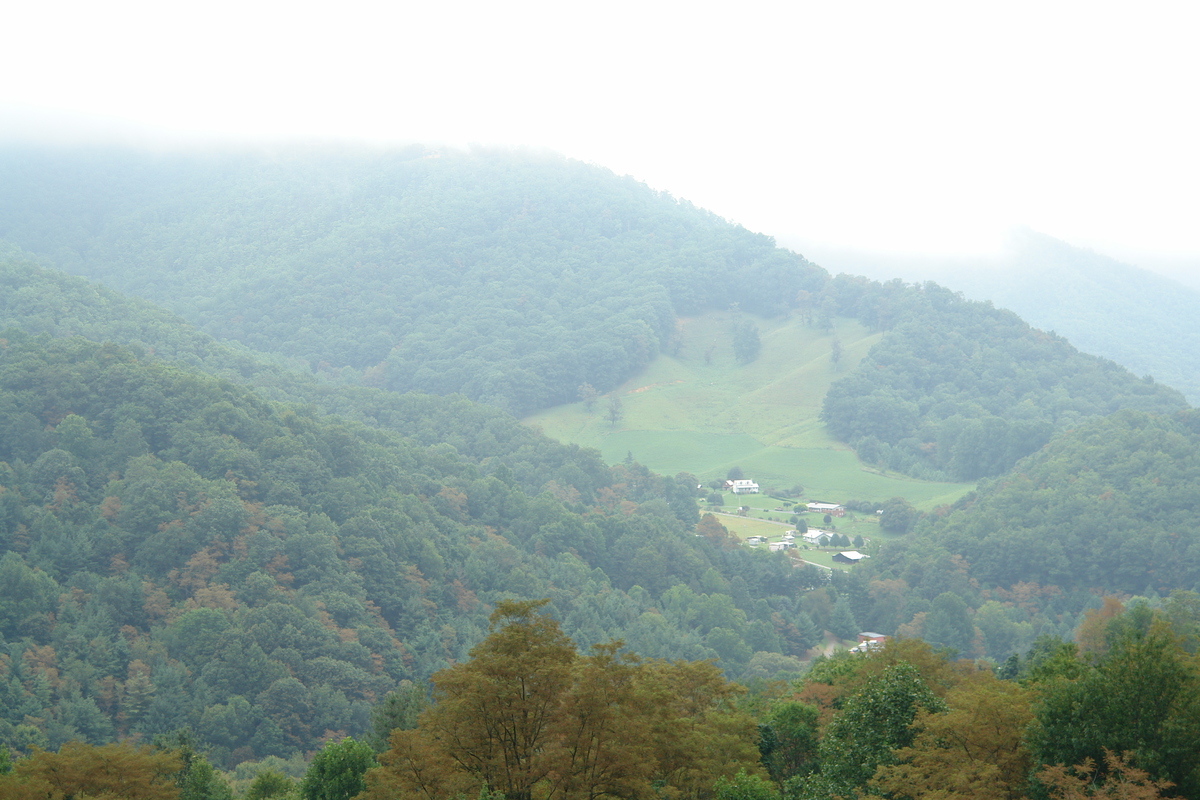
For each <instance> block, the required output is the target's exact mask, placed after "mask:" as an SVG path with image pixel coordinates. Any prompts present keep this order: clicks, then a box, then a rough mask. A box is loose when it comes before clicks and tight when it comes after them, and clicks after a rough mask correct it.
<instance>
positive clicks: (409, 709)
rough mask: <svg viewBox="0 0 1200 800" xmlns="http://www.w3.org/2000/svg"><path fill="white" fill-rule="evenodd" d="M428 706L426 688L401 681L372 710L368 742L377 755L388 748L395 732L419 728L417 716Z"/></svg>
mask: <svg viewBox="0 0 1200 800" xmlns="http://www.w3.org/2000/svg"><path fill="white" fill-rule="evenodd" d="M426 705H428V700H427V698H426V692H425V689H424V687H421V686H417V685H416V684H414V683H413V682H412V681H401V682H400V685H399V686H398V687H397V688H396V689H394V690H392V691H390V692H388V693H387V694H386V695H385V696H384V698H383V700H381V701H380V702H379V704H378V705H376V706H375V707H374V708H373V709H371V731H370V733H369V734H368V735H367V739H366V741H367V742H368V744H370V745H371V747H372V748H373V749H374V750H375V752H377V753H382V752H383V751H384V750H386V749H387V747H388V736H390V735H391V733H392V731H394V730H402V731H406V730H411V729H413V728H415V727H417V715H418V714H420V713H421V712H422V711H423V710H424V709H425V707H426Z"/></svg>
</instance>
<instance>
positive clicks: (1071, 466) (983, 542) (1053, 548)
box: [924, 411, 1200, 594]
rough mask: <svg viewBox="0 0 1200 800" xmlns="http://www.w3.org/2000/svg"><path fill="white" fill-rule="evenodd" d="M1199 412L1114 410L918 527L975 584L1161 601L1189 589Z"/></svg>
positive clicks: (1197, 517) (1198, 479)
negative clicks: (963, 566)
mask: <svg viewBox="0 0 1200 800" xmlns="http://www.w3.org/2000/svg"><path fill="white" fill-rule="evenodd" d="M1198 530H1200V414H1198V412H1196V411H1186V412H1181V413H1179V414H1177V415H1173V416H1153V415H1148V414H1143V413H1138V412H1133V411H1123V412H1120V413H1117V414H1113V415H1112V416H1109V417H1106V418H1104V419H1101V420H1096V421H1093V422H1090V423H1088V424H1086V425H1083V426H1080V427H1079V428H1078V429H1077V430H1074V431H1071V432H1070V433H1068V434H1065V435H1063V436H1060V437H1058V438H1056V439H1055V440H1054V441H1052V442H1051V443H1050V444H1049V445H1047V446H1046V447H1045V448H1044V449H1043V450H1042V451H1040V452H1038V453H1036V454H1035V455H1033V456H1031V457H1030V458H1028V459H1027V460H1025V461H1023V462H1021V463H1020V464H1019V465H1018V467H1017V469H1016V470H1014V471H1013V473H1012V474H1010V475H1006V476H1004V477H1002V478H999V479H997V480H995V481H992V482H990V483H988V484H987V485H985V486H984V487H981V489H980V491H979V495H978V497H977V498H976V499H975V500H973V501H972V502H970V503H967V504H965V506H964V507H963V508H961V509H957V510H955V511H953V512H952V513H950V514H948V515H946V516H944V517H935V518H933V519H931V520H930V522H929V527H928V530H927V531H926V532H925V534H924V535H927V536H928V537H929V538H930V539H931V540H932V541H933V542H936V543H937V544H938V545H939V546H941V547H943V548H945V549H947V550H949V551H951V552H954V553H958V554H961V555H963V556H964V557H965V558H966V559H967V561H968V562H969V563H970V564H971V572H972V575H974V576H975V577H977V578H978V579H979V580H980V581H982V582H983V583H985V584H993V585H1001V586H1006V585H1011V584H1014V583H1017V582H1019V581H1034V582H1037V583H1042V584H1054V585H1057V586H1061V587H1064V588H1066V589H1076V588H1082V589H1090V588H1097V589H1102V590H1104V591H1108V592H1122V593H1126V594H1138V593H1142V592H1149V593H1151V594H1155V593H1162V594H1166V593H1168V592H1169V591H1170V590H1171V589H1177V588H1191V587H1194V586H1196V585H1197V584H1200V537H1198V536H1197V533H1196V532H1197V531H1198Z"/></svg>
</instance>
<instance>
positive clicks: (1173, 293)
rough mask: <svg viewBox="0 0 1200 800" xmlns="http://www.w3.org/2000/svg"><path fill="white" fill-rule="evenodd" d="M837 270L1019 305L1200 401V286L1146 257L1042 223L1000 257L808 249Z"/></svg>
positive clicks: (1038, 323)
mask: <svg viewBox="0 0 1200 800" xmlns="http://www.w3.org/2000/svg"><path fill="white" fill-rule="evenodd" d="M804 252H805V253H807V254H808V255H809V256H810V257H814V258H815V260H817V261H818V262H819V263H820V264H821V265H822V266H824V267H825V268H827V269H828V270H830V271H831V272H850V273H853V274H858V275H866V276H868V277H870V278H874V279H877V280H893V279H896V278H902V279H904V280H906V281H918V282H924V281H930V280H932V281H936V282H937V283H939V284H941V285H943V286H947V287H949V288H951V289H953V290H954V291H959V292H963V293H964V294H965V295H966V296H967V297H968V298H971V299H974V300H982V301H990V302H992V303H994V304H995V305H996V306H998V307H1000V308H1007V309H1009V310H1011V311H1015V312H1016V313H1017V314H1019V315H1020V316H1021V318H1022V319H1024V320H1025V321H1026V322H1028V323H1029V324H1030V325H1033V326H1035V327H1037V328H1041V329H1042V330H1046V331H1054V332H1055V333H1057V334H1059V335H1060V336H1064V337H1066V338H1067V339H1069V340H1070V341H1071V343H1072V344H1074V345H1075V346H1076V347H1078V348H1079V349H1080V350H1083V351H1084V352H1086V353H1092V354H1094V355H1098V356H1103V357H1105V358H1109V359H1112V360H1113V361H1116V362H1117V363H1118V364H1120V365H1121V366H1123V367H1126V368H1127V369H1129V370H1130V371H1132V372H1133V373H1135V374H1137V375H1153V376H1154V379H1155V380H1157V381H1159V382H1160V383H1165V384H1167V385H1168V386H1171V387H1173V388H1175V389H1178V390H1180V391H1181V392H1183V393H1184V394H1185V395H1186V396H1187V397H1188V399H1189V401H1191V402H1192V403H1196V402H1198V401H1200V380H1198V379H1197V376H1198V375H1200V325H1198V324H1197V321H1196V313H1195V309H1196V306H1197V304H1198V303H1200V292H1198V291H1197V289H1196V287H1195V286H1194V285H1184V284H1183V283H1180V281H1181V280H1183V278H1182V277H1179V278H1178V279H1172V278H1169V277H1165V276H1164V275H1163V274H1159V273H1156V272H1153V271H1151V270H1149V269H1146V268H1144V266H1135V264H1137V262H1135V261H1129V262H1125V261H1122V260H1121V259H1117V258H1111V257H1109V256H1107V255H1105V254H1103V253H1099V252H1095V251H1092V250H1088V249H1086V248H1082V247H1076V246H1072V245H1070V244H1068V243H1066V242H1063V241H1060V240H1058V239H1054V238H1052V237H1050V236H1046V235H1044V234H1041V233H1037V232H1036V231H1031V230H1019V231H1015V232H1013V233H1012V235H1011V236H1010V237H1009V239H1008V241H1007V242H1006V243H1005V247H1004V250H1003V251H1002V252H1001V253H1000V254H998V255H995V256H990V257H978V258H954V257H917V256H912V257H888V256H880V255H874V254H871V255H867V254H855V253H849V252H835V251H830V252H824V251H821V250H820V249H819V248H818V249H817V250H815V251H814V252H811V253H810V252H809V251H808V250H804Z"/></svg>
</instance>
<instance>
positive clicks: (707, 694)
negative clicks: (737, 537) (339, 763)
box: [365, 601, 758, 800]
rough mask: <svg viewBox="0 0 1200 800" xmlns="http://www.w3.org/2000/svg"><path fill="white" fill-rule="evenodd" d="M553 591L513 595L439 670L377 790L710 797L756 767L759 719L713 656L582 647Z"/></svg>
mask: <svg viewBox="0 0 1200 800" xmlns="http://www.w3.org/2000/svg"><path fill="white" fill-rule="evenodd" d="M545 603H546V601H536V602H504V603H500V604H499V605H498V606H497V608H496V611H495V612H494V613H493V614H492V618H491V622H492V628H491V633H490V634H489V636H488V637H487V638H486V639H485V640H484V641H483V642H481V643H480V644H479V645H478V646H476V647H475V649H474V650H472V651H471V660H470V661H468V662H466V663H463V664H458V665H455V666H453V667H451V668H449V669H446V670H442V671H441V672H439V673H437V674H435V675H434V676H433V678H432V682H433V688H434V704H433V705H432V706H431V707H430V708H429V709H427V710H426V711H424V712H423V713H422V714H421V716H420V718H419V723H418V726H417V728H416V729H413V730H396V731H393V732H392V735H391V739H390V744H391V748H390V749H389V750H388V751H387V752H385V753H383V754H382V755H381V756H380V757H379V761H380V764H381V766H380V767H379V768H377V769H374V770H372V771H371V772H369V773H368V774H367V792H366V794H365V797H366V798H368V799H369V800H384V798H390V797H394V796H409V797H425V798H429V800H441V798H448V797H453V796H455V795H456V794H459V793H463V794H467V795H469V796H473V795H475V794H477V793H478V792H479V791H480V790H481V789H484V788H486V789H489V790H493V791H496V792H500V793H502V794H503V795H504V796H505V797H506V798H508V800H576V799H578V800H598V799H599V798H605V797H634V796H640V795H644V794H646V793H648V792H649V791H650V788H651V786H652V785H653V786H654V787H655V788H656V789H657V790H658V791H659V792H660V793H661V795H662V796H665V797H668V798H692V797H699V796H701V795H702V794H704V793H707V792H709V791H710V790H711V789H712V786H713V783H714V782H715V781H716V779H717V778H718V777H721V776H732V775H734V774H736V773H737V771H738V770H739V769H740V768H745V769H749V770H751V771H752V772H753V771H755V770H756V769H757V766H756V762H757V755H758V751H757V748H756V747H755V739H756V736H757V731H756V728H755V726H754V723H753V720H752V719H751V718H750V717H749V716H748V715H746V714H743V713H740V712H738V711H736V710H735V709H734V708H733V707H732V700H733V698H734V696H735V694H736V691H737V687H735V686H733V685H732V684H730V683H729V682H728V681H726V680H725V679H724V678H723V677H722V676H721V673H720V671H719V670H717V668H716V667H715V666H714V665H713V664H711V663H710V662H697V663H685V662H673V663H667V662H661V661H649V662H643V661H640V660H639V659H637V658H636V657H633V656H629V655H622V654H620V652H619V651H620V647H621V645H620V643H619V642H616V643H610V644H606V645H600V646H597V647H595V648H593V651H592V654H591V655H589V656H580V655H579V654H578V652H577V651H576V650H575V646H574V644H573V643H572V642H571V640H570V639H569V638H567V637H566V636H565V635H564V634H563V633H562V631H561V630H560V629H559V627H558V625H557V623H555V622H554V621H553V620H551V619H550V618H549V617H547V616H545V615H544V614H541V613H538V612H539V609H541V607H542V606H543V605H545Z"/></svg>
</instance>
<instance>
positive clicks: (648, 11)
mask: <svg viewBox="0 0 1200 800" xmlns="http://www.w3.org/2000/svg"><path fill="white" fill-rule="evenodd" d="M64 11H65V12H66V13H64ZM1192 14H1193V12H1192V11H1191V10H1190V9H1188V8H1185V7H1182V6H1175V5H1152V6H1148V7H1140V8H1139V9H1138V10H1137V12H1136V14H1131V13H1129V12H1126V11H1125V10H1120V9H1114V8H1103V7H1096V6H1095V5H1094V4H1083V3H1054V4H1038V3H1015V4H1009V5H1007V6H1005V7H1003V8H995V9H993V8H980V7H968V6H963V5H961V4H954V3H949V2H932V3H918V4H916V5H909V6H904V7H896V6H894V5H891V4H886V3H883V2H866V3H861V4H856V5H854V6H853V7H848V6H843V7H828V6H827V5H817V4H800V5H797V6H794V7H792V6H789V7H783V6H778V5H775V4H763V3H759V4H750V5H748V6H746V7H744V8H739V10H738V11H737V13H736V14H735V13H732V12H730V11H729V10H727V9H722V8H719V7H716V6H711V7H709V6H695V5H694V4H689V5H686V6H685V5H683V4H682V3H674V2H667V3H664V2H659V3H650V4H638V5H634V4H632V3H620V2H618V3H615V4H610V5H608V6H605V7H604V8H603V9H601V8H598V7H590V6H583V7H573V8H570V9H566V8H563V7H561V6H558V5H554V4H550V3H521V4H517V5H515V6H506V7H503V8H499V7H494V6H490V5H486V4H481V3H470V2H459V3H451V4H438V5H437V6H436V7H430V6H417V7H398V6H394V5H387V4H382V3H374V2H357V3H350V4H347V5H345V6H343V7H340V8H339V10H338V12H337V13H336V14H335V13H332V12H328V11H324V10H319V9H298V8H297V7H295V6H291V5H284V4H282V3H278V2H257V3H249V4H237V5H235V4H233V3H229V2H225V3H221V2H217V3H214V4H210V5H206V6H205V7H203V8H199V7H191V6H180V7H177V8H176V7H170V8H168V7H163V6H157V5H152V4H146V3H143V2H133V1H132V0H118V2H116V3H114V4H111V5H106V6H104V7H96V6H91V5H87V4H82V3H79V4H68V7H67V8H66V9H63V8H60V7H57V6H56V7H40V6H37V5H36V4H33V5H29V4H27V5H26V6H22V7H20V8H18V9H15V10H14V14H13V19H12V22H13V23H14V24H13V29H14V30H19V31H21V32H22V36H20V37H15V38H16V40H15V41H14V42H12V43H10V45H9V46H8V47H7V48H5V50H4V51H3V53H0V65H2V66H3V67H4V68H6V72H7V74H10V75H20V76H21V80H19V81H9V82H7V83H6V84H5V85H4V86H3V87H0V139H7V140H10V141H11V140H12V139H13V138H27V139H28V138H32V139H33V140H36V141H52V140H63V139H68V138H74V139H76V140H87V139H88V138H89V137H93V136H108V137H110V138H111V137H113V136H118V137H123V138H126V139H141V140H142V141H143V142H145V143H152V142H156V141H170V142H174V143H176V144H178V143H188V144H190V145H192V146H197V145H204V144H206V143H210V142H264V141H297V140H300V141H304V140H343V141H359V142H365V143H373V144H382V145H398V144H403V143H411V142H419V143H424V144H429V145H433V146H467V145H472V144H478V145H484V146H500V147H527V148H532V149H535V150H537V149H546V150H549V151H553V152H557V153H561V154H563V155H565V156H567V157H571V158H577V159H580V160H583V161H587V162H590V163H595V164H597V165H600V166H604V167H607V168H609V169H612V170H613V171H614V172H616V173H618V174H629V175H632V176H634V177H636V178H638V179H639V180H644V181H645V182H647V183H648V184H649V185H651V186H652V187H654V188H656V189H659V190H663V191H668V192H670V193H671V194H673V195H674V196H677V197H681V198H686V199H687V200H689V201H691V202H693V203H695V204H696V205H699V206H702V207H704V208H706V209H709V210H711V211H712V212H714V213H716V214H718V215H720V216H722V217H725V218H727V219H729V220H731V221H734V222H737V223H739V224H742V225H744V226H745V227H747V228H749V229H751V230H754V231H759V232H762V233H766V234H769V235H771V236H774V237H775V238H776V239H777V240H778V241H780V242H782V243H792V242H801V243H806V246H807V247H808V248H809V249H810V250H812V251H813V252H818V251H823V252H827V253H835V252H844V251H850V252H857V253H868V254H889V255H894V256H900V257H919V258H923V259H936V258H942V257H947V256H950V257H955V258H960V257H963V256H968V257H977V256H986V255H993V254H996V253H999V252H1000V251H1001V250H1002V248H1003V246H1004V245H1003V243H1004V240H1005V237H1006V236H1007V233H1008V231H1010V230H1012V229H1014V228H1020V227H1028V228H1031V229H1034V230H1037V231H1040V232H1042V233H1045V234H1046V235H1049V236H1052V237H1055V238H1058V239H1062V240H1063V241H1066V242H1069V243H1071V244H1072V245H1075V246H1079V247H1084V248H1091V249H1094V250H1097V251H1098V252H1103V253H1105V254H1107V255H1110V256H1112V257H1114V258H1117V259H1120V260H1122V261H1126V262H1128V263H1132V264H1135V265H1138V266H1143V267H1146V268H1150V269H1154V270H1156V271H1158V272H1160V273H1162V274H1167V275H1171V276H1172V277H1176V278H1180V279H1186V278H1188V277H1189V276H1190V275H1192V274H1194V273H1196V272H1200V229H1197V227H1196V226H1195V225H1194V220H1195V219H1196V218H1197V216H1200V199H1197V197H1196V195H1195V193H1194V191H1192V188H1191V187H1193V186H1194V185H1195V184H1196V183H1197V182H1200V154H1197V152H1196V149H1195V147H1194V142H1195V141H1196V139H1197V138H1198V136H1200V119H1197V118H1196V116H1195V115H1194V114H1192V113H1191V110H1190V107H1189V105H1188V104H1187V103H1186V102H1183V100H1184V99H1185V98H1186V97H1187V96H1189V95H1190V91H1189V90H1190V84H1191V76H1192V75H1195V74H1197V73H1200V52H1198V51H1196V50H1195V48H1193V47H1191V43H1190V41H1189V31H1190V30H1191V26H1190V25H1189V24H1187V23H1188V22H1189V21H1190V20H1191V16H1192ZM814 260H819V259H814ZM835 271H836V265H835ZM1181 276H1183V278H1181ZM1185 282H1187V281H1186V280H1185Z"/></svg>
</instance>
